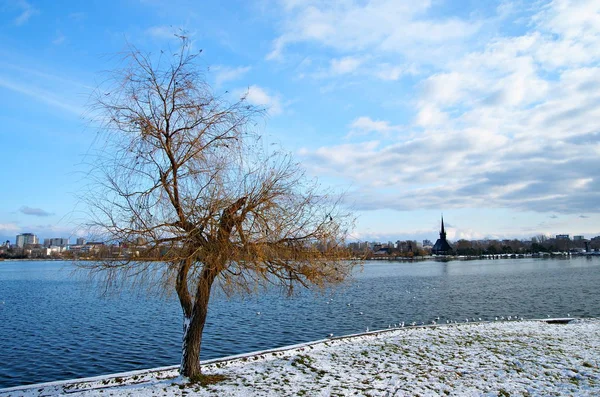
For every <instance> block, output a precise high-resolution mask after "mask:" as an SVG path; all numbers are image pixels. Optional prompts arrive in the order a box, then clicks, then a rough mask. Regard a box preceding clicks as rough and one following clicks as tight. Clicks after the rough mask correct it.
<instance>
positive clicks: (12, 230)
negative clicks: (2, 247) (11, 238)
mask: <svg viewBox="0 0 600 397" xmlns="http://www.w3.org/2000/svg"><path fill="white" fill-rule="evenodd" d="M20 231H21V228H20V227H19V226H18V225H17V224H16V223H0V234H3V235H6V234H17V233H19V232H20Z"/></svg>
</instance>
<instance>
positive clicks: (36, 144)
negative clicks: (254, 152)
mask: <svg viewBox="0 0 600 397" xmlns="http://www.w3.org/2000/svg"><path fill="white" fill-rule="evenodd" d="M206 15H210V18H206ZM181 32H185V34H187V35H188V36H189V37H190V39H191V40H192V42H193V45H194V48H196V49H202V50H203V52H202V55H201V57H200V67H201V68H203V69H205V70H206V79H207V82H208V83H209V84H210V85H211V86H212V87H213V89H214V91H215V92H216V93H217V94H218V95H223V96H224V97H229V98H232V99H234V98H236V97H239V96H241V95H242V94H244V93H246V94H247V98H248V101H249V102H251V103H252V104H255V105H259V106H263V107H264V108H265V109H266V116H265V118H264V119H259V120H257V126H256V128H257V129H258V130H259V131H260V132H261V133H263V135H264V136H265V139H266V140H267V142H269V143H277V144H280V145H281V146H282V147H283V148H284V150H287V151H290V152H292V153H293V154H294V155H295V158H296V159H297V160H298V161H299V162H300V163H301V164H302V165H303V166H304V167H305V168H306V170H307V173H308V174H309V175H310V176H314V177H318V178H319V180H320V181H321V183H322V184H323V185H324V186H326V187H331V188H332V189H333V190H334V191H335V192H339V193H342V192H343V193H345V199H344V203H345V205H347V206H348V207H349V208H351V209H353V210H355V212H356V214H357V216H358V219H357V222H356V228H355V230H354V231H353V234H352V235H351V236H350V239H349V240H350V241H396V240H417V241H422V240H424V239H429V240H432V241H435V240H436V239H437V235H438V232H439V217H440V213H443V214H444V219H445V220H446V222H447V223H446V233H447V237H448V240H451V241H456V240H458V239H460V238H466V239H484V238H491V239H504V238H517V239H528V238H531V237H532V236H535V235H538V234H545V235H549V236H555V235H557V234H569V235H571V236H573V235H584V236H585V237H586V238H591V237H594V236H597V235H600V207H599V206H598V203H600V177H599V176H598V175H597V170H598V169H600V133H599V131H600V97H599V96H598V95H597V92H598V90H597V88H598V85H599V84H600V83H599V82H600V2H598V1H595V0H580V1H569V0H542V1H536V2H521V1H511V2H507V1H504V0H498V1H489V2H470V1H466V0H462V1H460V0H459V1H450V0H441V1H435V2H427V1H425V2H420V3H419V2H417V3H415V2H400V1H396V0H371V1H358V0H342V1H339V2H335V7H333V6H331V4H329V5H328V3H327V2H319V1H313V0H309V1H306V2H297V1H292V0H264V1H260V2H246V1H241V0H232V1H227V2H219V1H215V0H208V1H205V2H201V3H194V2H189V1H187V0H171V1H169V2H166V1H162V0H147V1H139V2H138V1H125V2H115V1H102V2H100V1H98V0H91V1H87V2H78V1H63V2H34V1H32V0H20V1H8V2H5V3H4V4H3V11H2V13H1V14H0V56H1V58H0V59H2V61H0V117H2V120H3V124H2V128H1V129H0V157H1V158H2V167H1V168H0V181H1V183H0V197H2V206H0V241H6V240H10V241H14V239H15V236H16V235H17V234H20V233H25V232H30V233H34V234H36V235H38V236H47V237H49V238H53V237H57V238H58V237H60V238H71V239H72V240H73V239H75V238H77V237H88V236H87V235H86V232H85V231H84V230H81V229H78V228H77V225H78V224H81V223H82V222H84V221H85V218H86V208H85V205H84V203H82V202H81V201H80V200H79V199H78V197H79V195H80V194H81V193H82V192H84V191H86V185H87V184H88V183H89V182H90V181H89V179H88V178H87V173H88V171H89V169H90V162H92V161H93V157H91V155H90V154H91V153H93V150H94V147H95V145H96V144H98V142H96V141H95V139H96V136H97V125H96V124H94V123H93V122H90V120H89V118H90V110H89V98H90V94H91V92H92V91H93V89H94V87H97V86H98V84H99V82H100V81H102V80H103V78H104V76H105V75H103V74H102V73H103V71H106V70H114V69H115V68H116V67H117V66H118V64H119V56H118V55H116V54H118V53H119V52H120V51H122V50H123V49H124V48H125V46H126V43H131V44H133V45H136V46H138V48H139V49H140V50H142V51H150V52H153V53H154V54H160V50H161V49H162V48H166V47H169V46H171V47H172V46H174V45H177V43H176V41H175V40H174V33H181Z"/></svg>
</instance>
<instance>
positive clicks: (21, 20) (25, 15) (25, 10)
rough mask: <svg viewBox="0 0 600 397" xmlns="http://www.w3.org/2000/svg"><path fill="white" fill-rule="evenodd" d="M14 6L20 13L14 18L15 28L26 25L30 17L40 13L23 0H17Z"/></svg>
mask: <svg viewBox="0 0 600 397" xmlns="http://www.w3.org/2000/svg"><path fill="white" fill-rule="evenodd" d="M15 5H16V6H17V8H19V9H20V11H21V13H20V14H19V16H18V17H16V18H15V20H14V22H15V25H17V26H21V25H24V24H25V23H27V21H29V19H30V18H31V17H32V16H34V15H36V14H39V13H40V11H39V10H38V9H37V8H35V7H33V6H32V5H31V4H29V2H27V1H25V0H18V1H17V2H16V4H15Z"/></svg>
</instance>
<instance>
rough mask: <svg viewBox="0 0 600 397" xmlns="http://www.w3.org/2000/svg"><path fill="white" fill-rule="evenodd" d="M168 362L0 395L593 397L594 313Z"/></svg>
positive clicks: (599, 358) (599, 322) (597, 328)
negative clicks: (192, 372) (187, 364)
mask: <svg viewBox="0 0 600 397" xmlns="http://www.w3.org/2000/svg"><path fill="white" fill-rule="evenodd" d="M203 371H204V373H205V374H222V375H225V376H226V377H227V379H226V380H225V381H222V382H220V383H217V384H213V385H208V386H200V385H189V384H187V383H186V382H185V380H184V379H182V378H178V377H177V376H178V373H177V369H176V368H175V367H168V368H159V369H155V370H147V371H137V372H130V373H127V374H120V375H118V376H117V375H112V376H106V377H98V378H88V379H86V380H78V381H68V382H53V383H47V384H40V385H33V386H28V387H18V388H11V389H0V396H2V397H5V396H48V395H59V394H68V395H74V396H108V395H123V396H126V395H155V396H159V395H167V396H181V395H199V396H302V395H304V396H345V395H363V396H417V395H419V396H446V395H454V396H599V395H600V319H586V320H574V321H571V322H570V323H569V324H548V323H546V322H543V321H515V322H494V323H469V324H451V325H443V326H429V327H408V328H400V329H394V330H389V331H388V330H386V331H381V332H371V333H368V334H361V335H356V336H352V337H344V338H334V339H328V340H323V341H318V342H314V343H312V344H305V345H298V346H295V347H292V348H286V349H278V350H271V351H268V352H261V353H255V354H250V355H244V356H238V357H237V358H229V359H225V360H213V361H211V362H208V363H207V364H206V365H205V366H204V367H203Z"/></svg>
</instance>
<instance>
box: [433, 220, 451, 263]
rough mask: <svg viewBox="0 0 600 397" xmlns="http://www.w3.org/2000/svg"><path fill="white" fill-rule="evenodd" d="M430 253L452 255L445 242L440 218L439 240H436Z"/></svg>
mask: <svg viewBox="0 0 600 397" xmlns="http://www.w3.org/2000/svg"><path fill="white" fill-rule="evenodd" d="M431 253H432V254H434V255H452V254H453V251H452V247H451V246H450V244H448V241H447V240H446V231H445V230H444V217H442V228H441V230H440V238H438V239H437V241H436V242H435V244H434V245H433V248H432V249H431Z"/></svg>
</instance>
